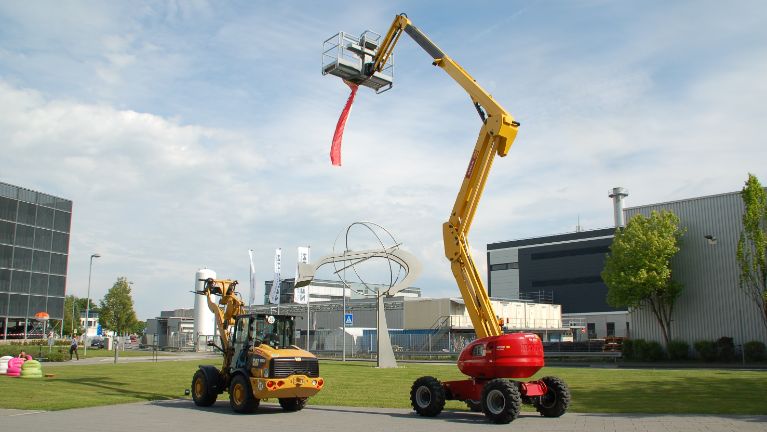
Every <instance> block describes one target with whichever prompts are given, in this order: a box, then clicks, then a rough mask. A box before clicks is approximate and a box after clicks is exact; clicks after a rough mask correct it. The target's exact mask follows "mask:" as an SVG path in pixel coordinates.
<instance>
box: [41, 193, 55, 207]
mask: <svg viewBox="0 0 767 432" xmlns="http://www.w3.org/2000/svg"><path fill="white" fill-rule="evenodd" d="M37 203H38V204H40V205H44V206H46V207H55V206H56V197H53V196H50V195H48V194H44V193H42V192H38V193H37Z"/></svg>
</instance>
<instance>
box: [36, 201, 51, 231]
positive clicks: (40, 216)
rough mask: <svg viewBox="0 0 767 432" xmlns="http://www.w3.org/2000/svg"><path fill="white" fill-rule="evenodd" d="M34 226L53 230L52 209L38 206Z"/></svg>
mask: <svg viewBox="0 0 767 432" xmlns="http://www.w3.org/2000/svg"><path fill="white" fill-rule="evenodd" d="M35 225H37V226H39V227H43V228H53V209H50V208H48V207H39V206H38V207H37V219H36V222H35Z"/></svg>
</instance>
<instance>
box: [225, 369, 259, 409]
mask: <svg viewBox="0 0 767 432" xmlns="http://www.w3.org/2000/svg"><path fill="white" fill-rule="evenodd" d="M260 402H261V400H259V399H256V398H255V397H254V396H253V390H252V389H251V388H250V380H249V379H247V378H246V377H245V376H244V375H242V374H237V375H235V376H234V378H233V379H232V383H231V384H230V385H229V405H231V406H232V410H234V412H237V413H240V414H250V413H253V412H255V411H256V408H258V404H259V403H260Z"/></svg>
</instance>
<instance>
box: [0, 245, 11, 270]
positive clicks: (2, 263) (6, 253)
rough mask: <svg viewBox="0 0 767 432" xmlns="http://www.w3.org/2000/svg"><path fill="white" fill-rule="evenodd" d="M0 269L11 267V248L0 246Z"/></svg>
mask: <svg viewBox="0 0 767 432" xmlns="http://www.w3.org/2000/svg"><path fill="white" fill-rule="evenodd" d="M0 267H4V268H11V267H13V248H12V247H10V246H5V245H0Z"/></svg>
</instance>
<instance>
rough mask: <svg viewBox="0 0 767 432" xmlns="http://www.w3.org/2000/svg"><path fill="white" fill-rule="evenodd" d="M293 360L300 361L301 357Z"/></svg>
mask: <svg viewBox="0 0 767 432" xmlns="http://www.w3.org/2000/svg"><path fill="white" fill-rule="evenodd" d="M293 360H295V361H301V357H294V358H293Z"/></svg>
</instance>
